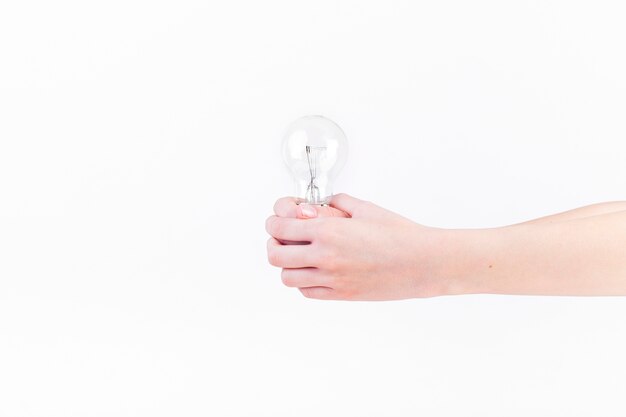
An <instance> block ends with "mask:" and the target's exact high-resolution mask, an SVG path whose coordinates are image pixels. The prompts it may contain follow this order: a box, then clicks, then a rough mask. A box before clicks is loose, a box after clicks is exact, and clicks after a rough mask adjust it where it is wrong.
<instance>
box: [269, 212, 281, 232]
mask: <svg viewBox="0 0 626 417" xmlns="http://www.w3.org/2000/svg"><path fill="white" fill-rule="evenodd" d="M265 230H266V231H267V233H269V234H270V235H272V236H277V235H278V234H280V232H281V227H280V222H279V221H278V217H276V216H271V217H269V218H268V219H267V221H266V222H265Z"/></svg>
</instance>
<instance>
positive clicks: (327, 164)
mask: <svg viewBox="0 0 626 417" xmlns="http://www.w3.org/2000/svg"><path fill="white" fill-rule="evenodd" d="M347 157H348V141H347V139H346V135H345V134H344V133H343V130H341V128H340V127H339V126H338V125H337V124H336V123H335V122H333V121H332V120H330V119H327V118H325V117H323V116H304V117H301V118H299V119H298V120H296V121H295V122H293V123H292V124H291V125H289V127H288V128H287V131H286V132H285V137H284V139H283V159H284V160H285V164H287V167H288V168H289V170H290V171H291V175H292V176H293V179H294V182H295V186H296V194H295V195H296V199H297V202H298V203H309V204H318V205H323V204H328V203H329V202H330V198H331V197H332V195H333V182H334V181H335V178H336V177H337V174H339V171H341V168H343V166H344V164H345V163H346V159H347Z"/></svg>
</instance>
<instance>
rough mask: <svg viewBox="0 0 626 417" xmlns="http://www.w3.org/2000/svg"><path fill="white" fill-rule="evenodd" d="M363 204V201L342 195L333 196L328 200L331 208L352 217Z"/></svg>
mask: <svg viewBox="0 0 626 417" xmlns="http://www.w3.org/2000/svg"><path fill="white" fill-rule="evenodd" d="M365 203H366V202H365V201H363V200H359V199H358V198H354V197H352V196H350V195H348V194H343V193H342V194H336V195H334V196H333V198H332V199H331V200H330V205H331V207H334V208H336V209H338V210H341V211H343V212H345V213H347V214H349V215H350V216H352V215H354V212H355V211H356V210H357V209H358V208H359V207H362V206H363V204H365Z"/></svg>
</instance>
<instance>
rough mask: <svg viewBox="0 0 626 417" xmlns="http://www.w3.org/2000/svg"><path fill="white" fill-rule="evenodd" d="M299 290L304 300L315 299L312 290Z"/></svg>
mask: <svg viewBox="0 0 626 417" xmlns="http://www.w3.org/2000/svg"><path fill="white" fill-rule="evenodd" d="M299 290H300V292H301V293H302V295H304V296H305V297H306V298H316V297H315V291H314V290H313V288H299Z"/></svg>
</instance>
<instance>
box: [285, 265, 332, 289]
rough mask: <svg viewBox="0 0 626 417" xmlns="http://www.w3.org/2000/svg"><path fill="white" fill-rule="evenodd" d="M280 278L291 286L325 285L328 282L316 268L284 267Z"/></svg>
mask: <svg viewBox="0 0 626 417" xmlns="http://www.w3.org/2000/svg"><path fill="white" fill-rule="evenodd" d="M281 279H282V281H283V284H285V285H286V286H287V287H292V288H306V287H318V286H327V285H329V283H330V282H329V279H328V278H326V277H324V275H322V273H321V272H320V270H319V269H317V268H284V269H283V271H282V273H281Z"/></svg>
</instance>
